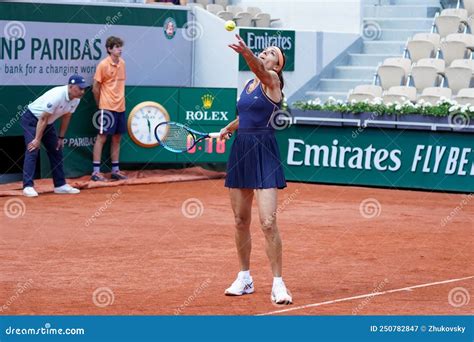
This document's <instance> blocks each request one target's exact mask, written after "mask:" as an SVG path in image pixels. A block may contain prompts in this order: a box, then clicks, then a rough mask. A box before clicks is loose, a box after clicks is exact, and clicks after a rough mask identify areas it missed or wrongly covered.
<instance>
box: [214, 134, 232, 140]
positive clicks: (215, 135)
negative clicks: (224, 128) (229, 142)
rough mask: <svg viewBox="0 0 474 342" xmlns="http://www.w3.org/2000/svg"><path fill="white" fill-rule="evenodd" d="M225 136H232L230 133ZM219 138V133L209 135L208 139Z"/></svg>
mask: <svg viewBox="0 0 474 342" xmlns="http://www.w3.org/2000/svg"><path fill="white" fill-rule="evenodd" d="M227 135H228V137H229V138H230V137H231V136H232V133H227ZM220 136H221V134H220V133H209V138H215V139H219V138H220Z"/></svg>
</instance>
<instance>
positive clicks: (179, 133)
mask: <svg viewBox="0 0 474 342" xmlns="http://www.w3.org/2000/svg"><path fill="white" fill-rule="evenodd" d="M219 137H220V133H218V132H215V133H203V132H199V131H196V130H194V129H191V128H189V127H187V126H186V125H183V124H181V123H179V122H172V121H165V122H161V123H160V124H158V125H157V126H156V127H155V138H156V140H158V142H159V143H160V145H161V146H163V147H164V148H166V149H167V150H168V151H171V152H174V153H183V152H186V151H188V150H191V149H192V148H193V147H194V146H196V144H197V143H198V142H200V141H201V140H204V139H207V138H216V139H218V138H219Z"/></svg>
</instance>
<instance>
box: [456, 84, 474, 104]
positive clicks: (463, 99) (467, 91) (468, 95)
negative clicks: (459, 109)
mask: <svg viewBox="0 0 474 342" xmlns="http://www.w3.org/2000/svg"><path fill="white" fill-rule="evenodd" d="M454 100H455V101H456V102H457V103H458V104H460V105H467V104H470V105H474V88H463V89H459V92H458V96H456V97H454Z"/></svg>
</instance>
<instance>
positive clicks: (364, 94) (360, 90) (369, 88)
mask: <svg viewBox="0 0 474 342" xmlns="http://www.w3.org/2000/svg"><path fill="white" fill-rule="evenodd" d="M382 91H383V90H382V87H380V86H377V85H369V84H363V85H358V86H356V87H355V88H354V89H353V90H352V91H351V92H349V96H348V97H347V101H348V102H352V101H353V100H355V101H356V102H362V101H365V100H368V101H371V100H373V99H375V98H376V97H382Z"/></svg>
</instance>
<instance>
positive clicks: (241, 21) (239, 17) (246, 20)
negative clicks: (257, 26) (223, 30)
mask: <svg viewBox="0 0 474 342" xmlns="http://www.w3.org/2000/svg"><path fill="white" fill-rule="evenodd" d="M234 21H235V24H236V25H237V26H246V27H248V26H253V25H252V14H251V13H249V12H239V13H237V14H236V15H235V16H234Z"/></svg>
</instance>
